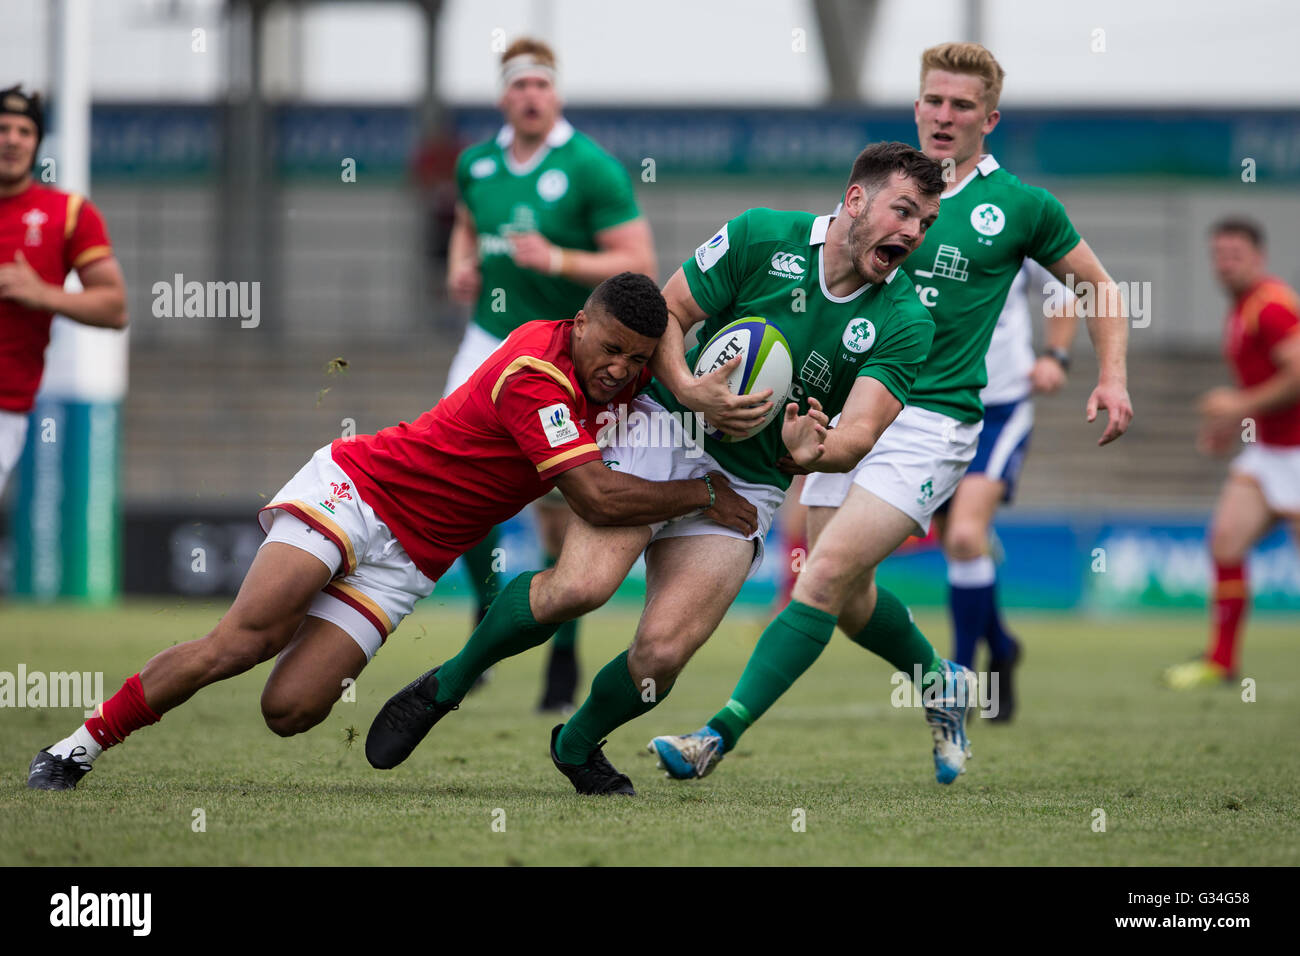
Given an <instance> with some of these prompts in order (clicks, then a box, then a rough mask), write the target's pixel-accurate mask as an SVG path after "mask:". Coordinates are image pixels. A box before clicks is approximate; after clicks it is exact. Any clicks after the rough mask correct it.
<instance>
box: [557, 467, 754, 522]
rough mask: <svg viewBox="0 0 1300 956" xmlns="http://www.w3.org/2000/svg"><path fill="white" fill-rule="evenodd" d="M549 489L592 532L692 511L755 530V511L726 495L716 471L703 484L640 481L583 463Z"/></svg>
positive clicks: (694, 480) (723, 477)
mask: <svg viewBox="0 0 1300 956" xmlns="http://www.w3.org/2000/svg"><path fill="white" fill-rule="evenodd" d="M555 484H556V486H557V487H558V488H559V489H560V492H561V493H562V494H563V495H564V499H565V501H567V502H568V503H569V506H570V507H571V508H573V510H574V512H575V513H576V514H577V515H578V517H580V518H582V520H583V521H585V522H587V523H588V524H590V525H594V526H596V527H600V526H604V525H624V526H633V527H635V526H637V525H649V524H655V523H656V522H659V521H667V520H669V519H670V518H679V517H681V516H682V515H685V514H690V513H691V512H693V511H701V512H703V514H705V515H706V516H708V517H710V518H712V519H713V520H714V521H716V522H718V523H719V524H721V525H725V526H726V527H728V528H734V529H736V530H737V531H741V532H744V533H745V534H752V533H753V532H754V531H755V530H756V529H757V527H758V511H757V510H756V509H755V508H754V506H753V505H752V504H750V503H749V502H748V501H746V500H745V499H744V498H742V497H741V496H740V495H738V494H736V492H734V491H732V489H731V483H730V482H729V481H728V480H727V476H726V475H724V474H722V473H721V472H717V471H713V472H709V481H708V482H705V481H704V479H702V478H688V479H685V480H682V481H646V480H645V479H644V478H637V477H636V476H635V475H626V474H623V473H622V472H618V471H611V470H610V469H609V468H606V467H605V465H604V464H603V463H602V462H599V461H589V462H587V463H586V464H583V465H579V466H578V467H576V468H570V469H569V470H568V471H566V472H565V473H564V474H562V475H560V476H559V477H558V478H557V479H555ZM710 486H711V488H710Z"/></svg>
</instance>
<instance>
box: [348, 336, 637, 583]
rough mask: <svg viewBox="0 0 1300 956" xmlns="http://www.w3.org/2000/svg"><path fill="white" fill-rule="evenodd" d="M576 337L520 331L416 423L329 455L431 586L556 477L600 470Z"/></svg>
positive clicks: (594, 409)
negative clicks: (572, 344) (583, 468)
mask: <svg viewBox="0 0 1300 956" xmlns="http://www.w3.org/2000/svg"><path fill="white" fill-rule="evenodd" d="M572 330H573V320H572V319H567V320H565V321H561V322H553V321H539V322H528V323H526V324H524V325H521V326H520V327H519V328H518V329H516V330H515V331H514V332H512V333H510V337H509V338H507V339H506V340H505V341H504V342H503V343H502V344H501V346H500V348H498V349H497V350H496V351H495V352H493V353H492V355H491V356H489V357H488V359H487V361H486V362H484V363H483V364H482V365H480V366H479V368H478V371H476V372H475V373H474V374H473V375H471V376H470V378H469V381H467V382H466V383H465V384H464V385H462V386H461V387H460V388H458V389H456V390H455V391H454V392H452V393H451V394H450V395H448V396H447V397H446V398H444V399H443V400H442V401H440V402H439V403H438V404H437V405H435V406H434V407H433V408H432V409H430V410H429V411H427V412H425V413H424V414H423V415H421V416H420V417H419V418H417V419H416V420H415V421H414V422H409V423H408V422H402V423H401V424H400V425H394V426H392V427H390V428H385V429H383V430H382V431H380V432H378V433H377V434H374V435H363V436H357V437H356V438H352V439H342V438H340V439H336V440H335V441H334V444H333V445H332V446H331V453H332V455H333V457H334V461H335V462H336V463H337V464H338V466H339V467H340V468H342V469H343V470H344V471H345V472H347V474H348V476H349V477H351V478H352V479H353V481H355V482H356V486H357V490H358V491H359V492H360V493H361V497H362V499H363V500H365V502H366V503H367V504H368V505H370V507H372V508H374V509H375V513H376V514H378V515H379V517H380V518H381V519H383V521H384V523H385V524H387V525H388V527H389V528H390V529H391V530H392V532H393V534H394V535H395V536H396V537H397V540H398V541H400V542H401V544H402V547H404V548H405V549H406V553H407V554H409V555H410V556H411V560H413V561H414V562H415V564H416V567H418V568H419V569H420V571H421V572H422V573H423V574H424V575H425V577H427V578H430V579H431V580H434V581H436V580H437V579H438V578H439V577H441V576H442V575H443V573H444V572H445V571H446V570H447V568H449V567H450V566H451V564H452V562H453V561H455V560H456V558H458V557H459V556H460V555H462V554H464V553H465V552H466V551H468V550H469V549H470V548H472V547H473V546H474V545H475V544H477V543H478V542H479V541H481V540H482V539H483V538H484V537H485V536H486V535H487V533H488V531H489V530H491V529H492V527H493V526H494V525H498V524H500V523H501V522H502V521H505V520H506V519H507V518H509V517H511V516H512V515H514V514H517V513H518V512H519V511H520V509H522V508H523V507H524V505H526V504H528V503H529V502H530V501H533V500H535V499H537V498H540V497H541V496H542V495H544V494H545V493H546V492H547V491H549V490H550V489H551V488H552V487H554V485H555V479H556V478H557V477H559V476H560V475H561V474H563V473H564V472H566V471H568V470H569V469H570V468H576V467H577V466H578V465H582V464H585V463H587V462H589V461H599V460H600V449H599V448H598V447H597V446H596V440H595V438H593V437H592V435H593V433H594V432H595V431H596V430H597V424H598V422H597V420H596V418H597V415H598V414H599V413H600V412H601V411H602V410H604V409H605V408H606V407H607V406H604V405H599V406H593V405H592V404H591V403H590V402H588V401H587V398H586V396H585V395H584V394H583V392H582V388H581V386H580V385H579V383H578V376H577V372H576V371H575V370H574V367H573V357H572V355H571V353H570V350H569V334H570V332H572ZM649 377H650V374H649V371H648V370H646V371H644V372H643V374H642V375H641V376H640V377H639V379H638V380H637V381H635V382H633V383H631V384H629V385H628V387H627V388H626V389H625V390H624V391H623V392H622V393H621V394H620V395H619V396H617V397H616V398H615V399H614V400H613V402H611V403H610V404H611V405H613V404H617V403H620V402H630V401H631V400H632V397H633V396H634V395H635V394H636V392H637V390H638V389H639V388H641V387H644V385H645V384H646V382H647V381H648V380H649ZM600 424H603V422H602V423H600Z"/></svg>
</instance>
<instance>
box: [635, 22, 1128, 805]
mask: <svg viewBox="0 0 1300 956" xmlns="http://www.w3.org/2000/svg"><path fill="white" fill-rule="evenodd" d="M1003 76H1004V73H1003V70H1002V67H1001V66H999V65H998V62H997V60H995V59H994V58H993V54H991V53H990V52H989V51H988V50H986V49H984V47H982V46H980V45H979V44H977V43H945V44H942V45H940V46H937V47H931V48H930V49H928V50H926V51H925V52H924V53H923V54H922V56H921V91H920V96H919V98H918V99H917V101H916V104H915V112H916V128H917V135H918V138H919V140H920V144H921V151H922V152H923V153H925V155H926V156H928V157H930V158H931V159H933V160H935V161H937V162H940V163H942V164H944V166H945V178H948V179H949V181H950V182H951V185H950V186H949V187H948V189H947V191H946V192H944V194H943V196H942V200H941V204H940V215H939V219H938V221H937V222H936V223H935V224H934V227H933V228H932V229H930V230H929V232H927V233H926V236H925V242H924V243H922V245H921V247H920V248H919V249H917V251H916V252H914V253H913V254H912V256H911V258H910V259H909V260H908V267H909V269H910V270H911V271H912V273H913V275H914V276H915V277H916V280H917V291H918V293H919V295H920V297H921V301H922V302H923V303H925V305H926V306H928V307H929V309H930V313H931V315H933V316H934V320H935V335H934V344H933V346H931V348H930V356H929V358H928V359H927V360H926V363H925V366H924V367H923V368H922V369H921V371H920V373H919V374H918V375H917V378H916V382H915V384H914V385H913V386H912V392H911V396H910V397H909V399H908V404H907V407H906V408H905V409H903V411H902V413H901V414H899V416H898V419H897V420H896V421H895V422H894V423H893V424H892V425H890V426H889V429H888V431H886V432H885V434H884V435H882V436H881V438H880V441H878V442H876V444H875V446H874V447H873V448H872V450H871V453H870V454H868V455H867V456H866V457H865V458H864V459H863V460H862V462H861V463H860V464H859V465H858V466H857V468H856V469H854V470H853V471H852V472H851V473H849V474H844V475H830V474H814V475H809V476H808V478H807V479H806V480H805V482H804V491H803V499H802V500H803V503H804V504H806V505H808V506H809V516H808V541H809V545H810V548H811V550H810V552H809V555H808V561H807V564H806V566H805V567H804V570H803V571H802V572H800V574H799V580H798V582H797V583H796V584H795V590H794V599H793V600H792V601H791V602H790V604H789V605H788V606H787V607H786V609H785V610H784V611H782V612H781V613H780V614H779V615H777V617H776V619H775V620H774V621H772V623H771V624H769V625H768V627H767V629H766V630H765V631H764V632H763V636H762V638H760V640H759V642H758V646H757V647H755V649H754V653H753V654H752V655H751V656H750V659H749V663H748V664H747V665H746V667H745V671H744V673H743V674H742V675H741V678H740V682H739V683H738V684H737V685H736V689H735V690H734V691H733V692H732V695H731V699H730V700H728V701H727V702H726V704H725V706H723V708H722V709H721V710H719V711H718V713H717V714H715V715H714V716H713V718H712V719H710V720H709V722H708V724H707V725H706V726H705V727H703V728H701V729H700V730H698V731H695V732H694V733H690V734H684V735H668V736H663V737H656V738H655V739H654V740H653V741H651V747H652V749H653V750H654V751H655V752H656V753H657V754H658V756H659V759H660V762H661V764H663V766H664V767H665V769H667V771H668V774H669V776H672V777H676V778H679V779H686V778H690V777H702V776H704V775H705V774H707V773H708V772H710V771H711V770H712V768H713V767H714V765H715V764H716V763H717V761H718V760H720V759H721V758H722V756H723V754H725V753H727V752H729V751H731V750H733V749H735V746H736V741H737V740H739V739H740V736H741V734H743V733H744V732H745V730H746V729H748V728H749V727H750V726H751V725H752V724H753V723H754V722H755V721H756V720H758V718H759V717H761V716H762V715H763V714H764V713H765V712H766V711H767V710H768V708H769V707H771V706H772V704H774V703H775V702H776V701H777V699H778V698H779V697H780V696H781V695H782V694H783V693H784V692H785V691H786V689H787V688H788V687H789V686H790V685H791V684H793V683H794V681H795V680H797V679H798V678H799V675H801V674H802V673H803V672H804V671H806V670H807V669H808V668H809V667H811V666H812V664H813V662H814V661H815V660H816V659H817V658H818V656H820V654H821V652H822V650H823V649H824V648H825V646H826V644H827V643H828V642H829V641H830V638H831V635H832V633H834V630H835V627H836V625H837V624H838V626H839V628H840V630H842V631H843V632H844V633H845V634H847V635H848V636H849V637H850V639H851V640H853V641H854V642H855V643H857V644H858V645H860V646H862V647H864V648H866V649H867V650H869V651H872V652H873V653H875V654H878V655H879V656H881V657H883V658H884V659H885V660H887V661H888V662H889V663H890V664H892V665H893V666H894V668H895V669H896V670H899V671H902V672H903V673H905V674H908V675H914V674H916V673H918V672H919V673H920V674H921V675H922V688H921V690H922V701H923V702H924V701H925V700H926V699H927V696H930V699H931V700H932V701H933V706H925V707H923V708H922V710H923V713H924V715H925V719H926V722H927V723H928V724H929V727H930V732H931V737H932V739H933V741H934V747H933V756H934V770H935V779H936V780H938V781H939V783H945V784H946V783H951V782H952V781H954V780H956V779H957V777H958V775H959V774H961V773H963V772H965V767H966V759H967V757H968V756H969V753H970V745H969V741H968V739H967V736H966V730H965V719H966V715H967V712H968V711H969V709H970V707H971V706H972V705H973V704H974V702H975V701H974V698H973V695H972V694H971V693H970V687H971V686H972V682H971V678H972V677H973V675H972V674H971V672H970V671H969V670H968V669H966V668H964V667H961V666H960V665H958V664H954V663H953V662H951V661H944V660H943V659H942V658H940V657H939V655H938V654H937V653H936V652H935V650H934V647H933V646H932V645H931V644H930V642H929V641H928V640H927V639H926V638H925V635H923V634H922V633H921V631H920V630H919V629H918V628H917V626H916V625H915V623H913V621H912V615H911V612H910V611H909V610H908V609H907V608H906V607H905V606H904V605H903V603H902V602H901V601H900V600H899V599H898V598H897V597H896V596H895V595H894V594H892V593H891V592H890V591H888V590H887V589H885V588H882V587H879V586H878V585H877V584H876V581H875V569H876V567H877V565H879V564H880V562H881V561H883V560H884V559H885V558H886V557H888V556H889V555H890V554H891V553H892V552H893V551H894V550H895V549H896V548H897V547H898V546H899V545H900V544H902V543H903V542H904V541H906V540H907V538H908V537H910V536H912V535H915V534H921V535H924V534H926V533H927V532H928V530H929V526H930V518H931V516H932V515H933V514H934V512H935V510H936V509H937V508H938V507H939V505H940V504H942V503H943V502H944V501H945V500H947V498H948V496H949V495H951V494H952V493H953V491H954V490H955V489H956V487H957V483H958V481H960V480H961V477H962V475H963V474H964V473H965V471H966V467H967V466H968V465H969V464H970V462H971V460H972V458H973V457H974V455H975V450H976V446H977V443H978V437H979V432H980V422H981V420H982V418H983V416H984V408H983V406H982V405H981V404H980V398H979V393H980V390H981V389H982V388H983V387H984V385H985V384H986V381H985V368H984V356H985V354H986V353H987V352H988V347H989V341H990V339H991V337H992V335H993V329H994V326H995V325H996V324H997V320H998V315H999V314H1000V313H1001V311H1002V304H1003V302H1005V301H1006V297H1007V292H1008V290H1009V289H1010V288H1011V284H1012V282H1013V281H1014V279H1015V276H1016V273H1017V272H1019V271H1020V266H1021V263H1022V261H1023V260H1024V259H1025V258H1031V259H1035V260H1037V261H1038V262H1040V263H1042V264H1043V265H1045V266H1047V268H1048V270H1049V271H1050V272H1051V273H1052V275H1054V276H1056V277H1057V278H1058V279H1060V280H1061V281H1062V282H1066V284H1067V285H1069V284H1073V285H1074V288H1075V291H1078V290H1079V289H1081V288H1084V287H1090V288H1091V289H1093V290H1095V292H1096V301H1097V302H1098V308H1097V314H1096V315H1095V316H1093V317H1091V318H1089V321H1088V329H1089V332H1090V333H1091V335H1092V341H1093V345H1094V347H1095V348H1096V350H1097V355H1098V361H1099V365H1100V373H1099V379H1098V384H1097V387H1096V388H1095V389H1094V390H1093V392H1092V394H1091V396H1090V397H1089V399H1088V405H1087V412H1086V414H1087V419H1088V421H1093V420H1094V419H1095V417H1096V415H1097V411H1098V410H1099V409H1105V410H1106V411H1107V414H1108V418H1109V421H1108V422H1107V425H1106V430H1105V432H1104V433H1103V435H1102V436H1101V439H1100V442H1099V444H1103V445H1104V444H1106V443H1107V442H1110V441H1113V440H1114V439H1116V438H1118V437H1119V436H1120V435H1122V434H1123V433H1124V430H1125V429H1126V428H1127V427H1128V424H1129V421H1130V419H1131V418H1132V414H1133V410H1132V405H1131V403H1130V402H1129V397H1128V389H1127V385H1126V381H1127V376H1126V370H1125V348H1126V344H1127V340H1128V325H1127V321H1126V320H1125V318H1124V316H1123V314H1122V313H1123V307H1122V304H1121V303H1120V302H1119V296H1118V290H1117V288H1116V287H1115V285H1114V283H1113V282H1112V280H1111V278H1110V276H1108V275H1107V274H1106V270H1105V269H1104V268H1102V265H1101V263H1100V262H1099V261H1098V260H1097V257H1096V256H1095V255H1093V253H1092V250H1091V249H1089V248H1088V244H1087V243H1086V242H1084V241H1083V240H1082V239H1080V238H1079V234H1078V233H1077V232H1076V231H1075V229H1074V226H1073V225H1071V223H1070V219H1069V217H1068V216H1067V215H1066V214H1065V207H1063V206H1062V205H1061V203H1060V201H1058V200H1057V199H1056V198H1055V197H1054V196H1052V195H1051V194H1050V193H1048V192H1047V191H1046V190H1043V189H1038V188H1035V187H1032V186H1026V185H1025V184H1024V183H1022V182H1021V181H1020V180H1018V179H1017V178H1016V177H1014V176H1012V175H1011V174H1010V173H1008V172H1007V171H1006V170H1004V169H1002V168H1001V167H1000V166H999V165H998V162H997V160H996V159H994V158H993V157H992V156H990V155H988V154H987V153H985V151H984V137H986V136H987V135H988V134H989V133H991V132H993V129H994V127H995V126H997V123H998V119H999V118H1000V115H1001V114H1000V113H998V110H997V105H998V97H999V96H1000V95H1001V92H1002V78H1003ZM949 170H950V171H951V173H952V175H951V176H948V175H947V172H948V171H949ZM832 434H834V432H832ZM931 695H932V696H931ZM963 695H965V696H964V698H963Z"/></svg>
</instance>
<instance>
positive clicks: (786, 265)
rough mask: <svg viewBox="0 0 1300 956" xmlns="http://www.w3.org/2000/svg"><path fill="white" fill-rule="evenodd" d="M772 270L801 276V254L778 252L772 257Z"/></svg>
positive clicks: (779, 273) (787, 274)
mask: <svg viewBox="0 0 1300 956" xmlns="http://www.w3.org/2000/svg"><path fill="white" fill-rule="evenodd" d="M772 271H773V272H775V273H777V274H778V275H784V276H801V275H803V273H804V268H803V256H796V255H795V254H794V253H793V252H778V253H777V254H776V255H774V256H773V257H772Z"/></svg>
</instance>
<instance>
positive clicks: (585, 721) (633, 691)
mask: <svg viewBox="0 0 1300 956" xmlns="http://www.w3.org/2000/svg"><path fill="white" fill-rule="evenodd" d="M671 689H672V688H669V689H668V690H671ZM668 690H658V688H656V693H654V694H650V695H646V694H645V693H644V692H643V691H642V689H641V688H640V687H638V686H637V685H636V683H635V682H634V681H633V680H632V675H631V673H629V672H628V669H627V651H624V652H623V653H622V654H619V655H618V657H616V658H614V659H613V660H612V661H610V662H609V663H608V664H606V665H605V666H604V667H602V668H601V669H600V673H598V674H597V675H596V677H595V679H593V680H592V682H591V693H589V694H588V695H587V699H586V700H585V701H583V702H582V706H581V707H579V708H578V711H577V713H575V714H574V715H573V716H572V717H570V718H569V722H568V723H567V724H565V725H564V730H562V731H560V736H559V739H558V740H556V742H555V754H556V756H557V757H559V758H560V760H561V761H562V762H563V763H568V764H579V765H580V764H584V763H586V762H587V758H588V757H590V756H591V752H592V751H593V750H595V749H596V747H597V746H598V745H599V744H600V742H601V741H602V740H604V739H605V737H606V736H608V735H609V733H610V732H611V731H612V730H614V729H615V728H616V727H621V726H623V724H626V723H627V722H628V721H630V720H635V719H636V718H637V717H640V716H641V715H642V714H647V713H649V712H650V711H652V710H654V709H655V707H656V706H657V705H658V703H659V701H661V700H663V699H664V698H665V697H667V696H668ZM646 696H649V697H650V699H649V700H646V699H645V697H646Z"/></svg>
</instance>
